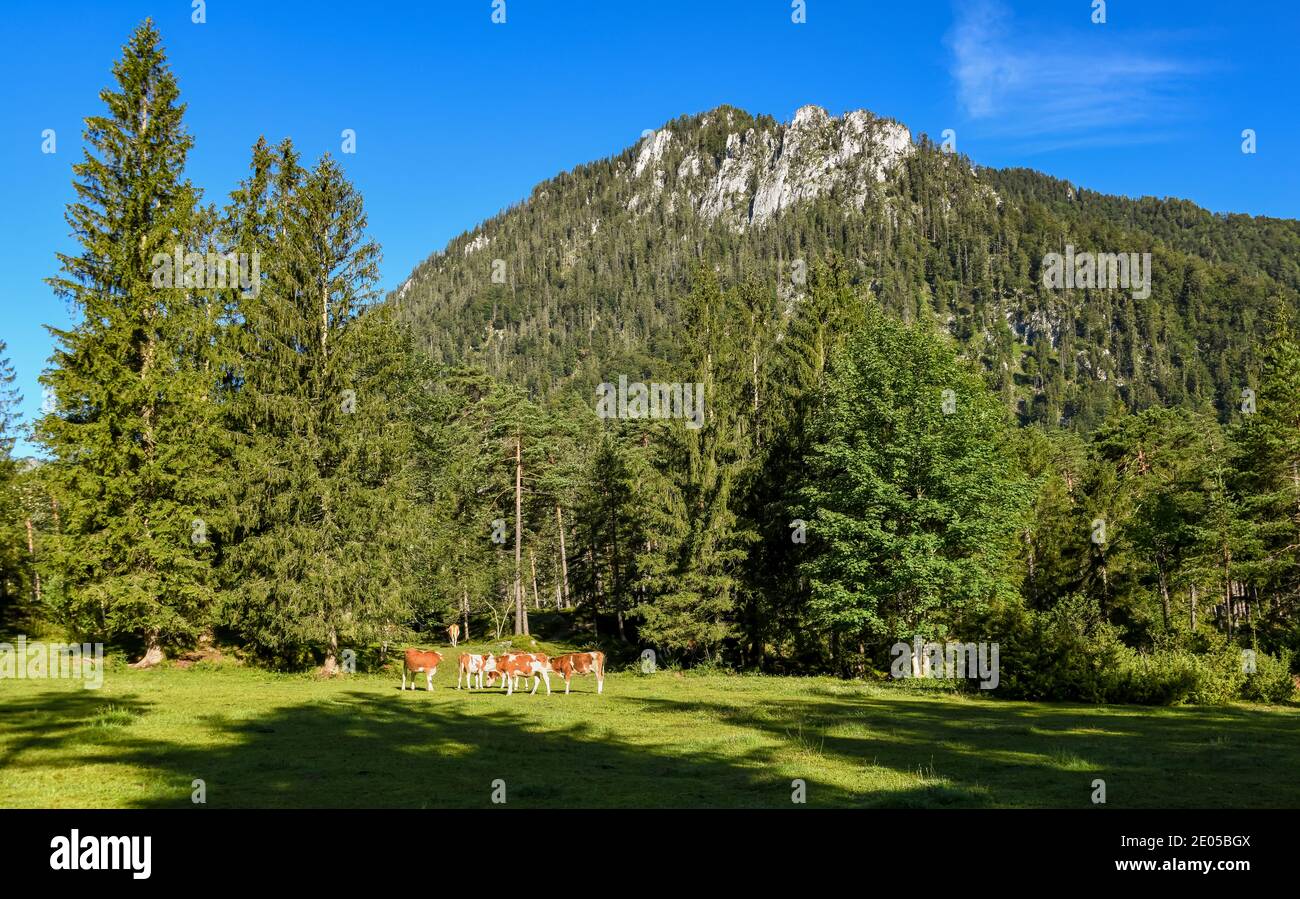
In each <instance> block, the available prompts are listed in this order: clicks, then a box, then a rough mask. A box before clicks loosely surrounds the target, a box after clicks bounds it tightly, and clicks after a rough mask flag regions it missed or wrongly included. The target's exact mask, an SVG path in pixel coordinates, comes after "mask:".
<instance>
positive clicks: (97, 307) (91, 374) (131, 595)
mask: <svg viewBox="0 0 1300 899" xmlns="http://www.w3.org/2000/svg"><path fill="white" fill-rule="evenodd" d="M113 75H114V78H115V80H116V89H112V88H110V89H105V90H104V91H102V92H101V93H100V98H101V99H102V100H103V101H104V104H105V105H106V106H107V111H106V113H105V114H103V115H96V116H91V117H89V118H87V119H86V130H85V141H86V149H85V155H84V158H83V160H82V161H81V162H79V163H77V164H75V165H74V166H73V171H74V173H75V175H76V178H75V180H74V187H75V189H76V194H77V199H76V200H75V201H74V202H73V203H71V204H70V205H69V207H68V211H67V221H68V223H69V224H70V225H71V226H72V231H73V235H74V236H75V237H76V239H77V240H78V242H79V243H80V245H81V249H80V251H79V252H77V253H71V254H59V260H60V263H61V273H60V274H59V275H58V276H56V277H53V278H50V279H49V283H50V284H51V285H52V286H53V288H54V290H55V292H56V294H58V295H59V296H61V297H63V298H65V299H66V300H68V301H70V302H72V303H73V304H74V305H75V306H76V308H77V309H79V310H80V311H81V313H82V315H81V320H80V322H79V323H78V324H77V325H76V326H74V327H72V328H70V329H66V330H65V329H59V328H51V329H50V330H51V332H52V333H53V334H54V336H55V338H56V340H57V347H56V349H55V351H54V354H53V359H52V362H53V367H52V368H50V369H49V370H48V371H47V372H46V373H45V375H44V376H43V378H42V380H43V381H44V383H45V384H47V385H48V386H49V387H50V388H51V389H52V392H53V399H54V410H53V411H52V412H51V413H50V414H47V415H45V416H44V417H43V418H42V419H41V420H40V421H39V422H38V423H37V427H36V433H37V436H38V437H39V439H40V440H41V441H42V442H43V443H44V444H45V446H46V447H47V449H48V450H49V452H50V455H51V456H52V460H51V462H50V465H49V470H48V476H49V479H50V483H51V484H52V485H53V487H54V489H55V491H56V492H57V493H58V494H59V495H60V496H61V497H62V499H63V503H62V508H63V513H62V532H61V533H60V534H59V535H58V537H57V539H56V540H55V541H54V545H53V550H54V552H53V562H52V564H53V569H54V570H55V571H56V572H57V573H58V575H59V577H60V578H61V579H62V581H63V587H64V589H63V590H62V591H61V592H60V594H59V595H60V596H61V597H62V598H61V600H60V602H59V605H58V607H57V608H56V609H54V612H55V613H56V615H57V616H58V617H60V618H62V619H63V620H65V621H66V622H67V623H68V624H70V625H71V626H73V627H74V628H75V629H77V630H81V631H84V632H93V633H99V634H106V635H111V636H132V637H138V638H139V639H140V640H141V641H142V643H143V645H144V655H143V656H142V658H141V659H140V661H139V662H137V664H139V665H148V664H153V663H156V662H157V661H159V660H160V659H161V658H162V657H163V650H164V646H165V645H167V644H170V643H185V642H187V641H189V640H192V639H193V638H194V636H195V635H196V632H197V631H198V630H199V629H200V628H201V627H202V626H203V625H204V624H205V621H206V614H207V611H208V609H209V607H210V604H211V601H212V595H213V589H212V571H211V565H210V564H209V557H210V555H211V545H210V543H209V542H208V541H207V539H206V524H205V521H204V519H205V517H206V516H207V515H208V514H209V508H210V506H211V504H212V502H213V500H214V498H215V496H216V490H217V487H218V482H217V480H216V478H215V475H214V472H215V469H216V466H215V465H214V459H215V456H216V450H217V447H216V442H215V441H216V421H217V409H216V404H215V402H214V399H213V391H212V383H211V373H210V372H208V371H205V367H204V365H203V364H202V357H203V355H204V353H205V352H206V350H205V348H206V347H208V346H210V345H211V343H212V341H211V333H210V328H209V326H208V323H207V319H206V317H205V315H204V314H203V310H204V305H205V300H204V297H203V295H202V294H203V291H202V283H203V282H202V273H203V270H204V267H205V266H204V262H203V260H202V258H201V257H198V256H196V255H191V254H194V253H196V248H197V247H198V246H199V244H200V238H201V236H200V235H199V234H198V233H197V232H198V220H197V218H196V214H195V202H196V199H197V194H196V191H195V190H194V188H193V187H192V186H191V185H190V184H189V182H188V181H186V180H185V179H184V177H183V174H182V172H183V169H184V166H185V158H186V154H187V153H188V151H189V149H190V146H191V143H192V141H191V138H190V136H189V135H188V134H187V133H186V131H185V129H184V126H183V124H182V117H183V115H184V109H185V107H184V105H183V104H181V103H180V102H179V100H178V90H177V85H176V80H175V78H174V77H173V75H172V73H171V71H170V70H169V68H168V66H167V62H166V58H165V56H164V53H163V49H162V47H161V45H160V38H159V34H158V32H157V30H156V29H155V28H154V26H153V24H152V22H150V21H145V22H144V23H143V24H142V25H140V26H139V27H138V28H137V29H136V30H135V32H134V33H133V34H132V35H131V38H130V40H129V41H128V42H127V44H126V46H125V48H124V49H123V54H122V58H121V59H120V60H119V61H118V62H117V63H116V65H114V67H113ZM177 253H180V254H182V255H181V258H182V260H183V266H181V267H180V270H177V269H176V268H175V267H174V265H173V261H174V260H175V259H176V258H177Z"/></svg>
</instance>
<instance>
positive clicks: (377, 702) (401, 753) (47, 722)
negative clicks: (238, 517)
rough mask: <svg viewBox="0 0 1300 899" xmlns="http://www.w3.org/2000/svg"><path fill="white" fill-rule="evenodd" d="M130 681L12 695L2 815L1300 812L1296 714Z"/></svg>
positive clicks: (258, 681)
mask: <svg viewBox="0 0 1300 899" xmlns="http://www.w3.org/2000/svg"><path fill="white" fill-rule="evenodd" d="M399 680H400V678H399V677H398V676H397V675H396V673H392V674H387V675H360V676H348V677H341V678H338V679H335V680H332V681H324V680H318V679H316V678H314V677H312V676H310V675H299V674H289V675H285V674H275V673H271V672H266V671H260V670H256V669H251V668H239V667H217V668H207V667H204V666H196V667H194V668H191V669H189V670H181V669H176V668H168V667H163V668H160V669H156V670H152V671H134V670H128V669H126V668H124V667H121V666H113V667H110V669H109V670H108V671H107V672H106V676H105V680H104V686H103V688H102V689H100V690H87V689H84V688H82V687H81V686H79V685H78V684H76V683H74V682H69V681H31V680H21V681H0V710H3V711H2V714H0V805H4V806H48V807H97V806H126V807H156V806H172V807H186V806H190V805H191V801H190V796H191V792H192V791H193V789H194V781H195V780H202V781H203V782H204V785H205V786H206V790H207V804H208V805H209V806H210V807H220V806H243V807H249V806H253V807H261V806H266V807H281V806H283V807H355V806H381V807H388V806H400V807H412V808H420V807H428V808H433V807H476V806H486V805H490V804H491V799H490V797H491V792H492V783H493V781H494V780H497V779H501V780H504V781H505V782H506V784H507V804H509V805H511V806H521V807H528V806H539V807H553V806H563V807H610V806H613V807H619V806H635V807H663V806H669V807H737V806H739V807H749V806H769V807H778V808H779V807H786V808H788V807H791V805H792V803H791V797H792V795H793V794H794V787H793V784H794V782H795V781H796V780H801V781H803V782H804V784H805V785H806V795H807V804H808V805H809V806H857V807H925V808H945V807H973V806H1054V807H1075V808H1091V807H1092V804H1091V795H1092V787H1091V782H1092V780H1093V779H1094V778H1097V777H1100V778H1103V779H1105V780H1106V782H1107V804H1108V806H1111V807H1133V806H1145V807H1227V806H1238V807H1242V806H1244V807H1260V806H1282V807H1292V808H1294V807H1300V778H1297V777H1295V772H1296V771H1297V770H1300V712H1298V711H1297V710H1296V709H1295V708H1294V707H1285V708H1283V707H1273V708H1261V707H1255V706H1246V705H1240V706H1227V707H1216V708H1177V709H1152V708H1138V707H1096V706H1080V705H1064V704H1045V703H1025V702H1004V701H999V700H996V699H992V698H990V697H986V696H976V697H965V696H962V697H958V696H955V695H953V694H951V693H949V692H945V691H942V690H915V689H895V688H894V687H893V686H892V685H890V684H878V683H872V684H867V683H855V682H848V681H839V680H834V679H830V678H776V677H755V676H735V675H728V674H720V673H719V674H707V675H696V674H690V675H683V674H681V673H679V672H671V671H661V672H658V673H656V674H654V675H651V676H644V675H640V674H635V673H630V672H628V673H621V672H620V673H611V674H610V676H609V677H608V679H607V681H606V689H605V695H603V696H597V695H596V694H595V682H594V679H592V678H582V679H575V680H574V692H573V694H572V695H570V696H568V697H566V696H564V695H563V688H562V687H561V688H560V691H559V692H558V693H557V694H556V695H552V696H546V695H545V690H544V688H539V691H538V693H537V695H535V696H529V695H527V694H526V693H525V694H523V695H518V694H516V695H515V696H511V697H506V696H505V695H503V694H502V693H501V692H500V691H497V690H491V691H482V692H478V691H475V692H472V693H471V692H469V691H465V690H461V691H457V690H455V689H454V685H455V671H454V667H452V665H450V664H447V665H446V667H444V668H443V669H442V670H441V671H440V672H439V673H438V675H437V677H436V678H435V680H434V684H435V687H436V689H435V690H434V691H433V692H432V693H428V692H425V691H424V690H420V691H417V692H411V691H407V692H402V691H400V690H399V689H398V684H399Z"/></svg>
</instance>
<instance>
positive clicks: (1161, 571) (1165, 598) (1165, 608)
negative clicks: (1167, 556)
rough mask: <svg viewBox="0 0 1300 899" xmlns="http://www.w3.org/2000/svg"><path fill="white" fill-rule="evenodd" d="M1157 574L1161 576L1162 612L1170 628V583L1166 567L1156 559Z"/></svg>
mask: <svg viewBox="0 0 1300 899" xmlns="http://www.w3.org/2000/svg"><path fill="white" fill-rule="evenodd" d="M1156 573H1157V574H1158V575H1159V576H1160V611H1161V613H1162V614H1163V615H1164V619H1165V628H1166V629H1168V627H1169V582H1168V581H1167V580H1166V579H1165V566H1164V565H1163V564H1161V562H1160V560H1159V559H1158V558H1157V559H1156Z"/></svg>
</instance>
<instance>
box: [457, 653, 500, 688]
mask: <svg viewBox="0 0 1300 899" xmlns="http://www.w3.org/2000/svg"><path fill="white" fill-rule="evenodd" d="M459 662H460V664H459V665H458V667H457V669H456V689H457V690H459V689H460V678H461V675H464V676H465V689H466V690H472V689H474V681H475V679H477V680H478V688H479V689H480V690H482V689H483V675H484V674H485V673H486V674H487V675H488V683H489V684H491V683H492V680H491V678H492V674H493V673H495V672H496V670H497V660H496V658H495V657H494V656H493V655H492V654H491V653H488V654H487V655H485V656H484V655H478V654H476V653H469V652H462V653H461V654H460V659H459Z"/></svg>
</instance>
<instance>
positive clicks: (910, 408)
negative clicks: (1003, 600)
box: [803, 313, 1026, 642]
mask: <svg viewBox="0 0 1300 899" xmlns="http://www.w3.org/2000/svg"><path fill="white" fill-rule="evenodd" d="M945 391H947V392H946V393H945ZM813 432H814V435H815V436H814V439H813V448H812V451H811V453H810V455H809V457H808V460H807V482H806V485H805V486H804V488H803V497H804V502H805V506H806V508H807V510H808V519H809V535H810V538H811V542H812V546H811V549H812V550H813V554H812V558H811V559H810V560H809V561H808V562H806V563H805V564H804V566H803V570H804V572H805V573H806V575H807V576H808V578H809V580H810V583H811V589H812V602H811V606H810V608H811V610H812V612H813V614H814V616H815V620H816V622H817V623H818V624H819V625H821V626H824V627H828V628H830V629H832V630H834V631H837V632H840V633H841V634H843V635H845V636H847V637H851V638H853V639H855V640H858V639H863V638H866V639H874V640H877V641H880V640H884V641H886V642H892V641H893V640H894V639H899V638H902V637H906V636H908V635H912V634H924V635H929V634H933V633H935V632H936V629H937V628H939V627H940V626H941V625H942V622H943V621H944V619H945V616H951V615H952V614H953V613H954V612H955V611H956V610H958V609H974V608H978V607H979V605H980V604H982V603H985V602H988V601H991V600H993V599H995V598H998V597H999V596H1005V595H1009V594H1010V593H1011V592H1012V591H1013V589H1014V585H1013V582H1012V579H1011V566H1010V564H1009V559H1010V554H1011V541H1012V539H1013V538H1014V535H1015V533H1016V531H1017V523H1018V521H1019V518H1020V515H1021V512H1022V508H1023V505H1024V502H1025V499H1026V493H1025V491H1024V490H1023V489H1022V487H1021V485H1020V484H1019V483H1018V480H1019V476H1018V474H1017V473H1016V471H1015V470H1014V466H1013V465H1012V463H1011V459H1010V458H1009V454H1008V453H1007V452H1006V451H1005V449H1004V448H1005V446H1006V443H1007V438H1008V428H1007V425H1006V423H1005V421H1004V414H1003V411H1002V409H1001V408H1000V406H999V405H998V403H997V401H996V399H995V398H993V397H992V396H991V395H990V394H989V393H988V391H987V390H986V389H985V388H984V385H983V384H982V382H981V380H980V379H979V377H978V376H977V375H975V374H973V373H972V372H970V371H968V370H967V369H965V368H964V367H963V366H962V365H961V364H959V362H958V361H957V358H956V355H955V353H954V352H953V350H952V348H951V347H950V346H948V345H946V344H945V342H944V341H943V339H942V338H940V337H939V336H938V335H936V334H934V333H933V332H932V331H931V330H930V329H929V328H928V327H922V326H917V325H913V326H910V327H909V326H906V325H903V324H901V323H899V322H897V321H894V320H891V319H889V318H886V317H885V316H883V315H881V314H879V313H874V314H872V315H871V316H870V317H869V320H868V324H867V325H866V327H865V328H864V329H863V330H862V331H861V332H859V333H858V334H857V335H855V336H854V337H853V338H851V339H850V340H849V342H848V344H847V345H846V346H845V347H844V348H843V350H842V351H841V352H840V353H838V354H837V355H836V356H835V357H833V359H832V363H831V373H830V378H829V383H828V388H827V395H826V399H825V402H824V404H823V405H822V407H821V408H820V409H819V411H818V415H817V418H816V420H815V422H814V424H813Z"/></svg>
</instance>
